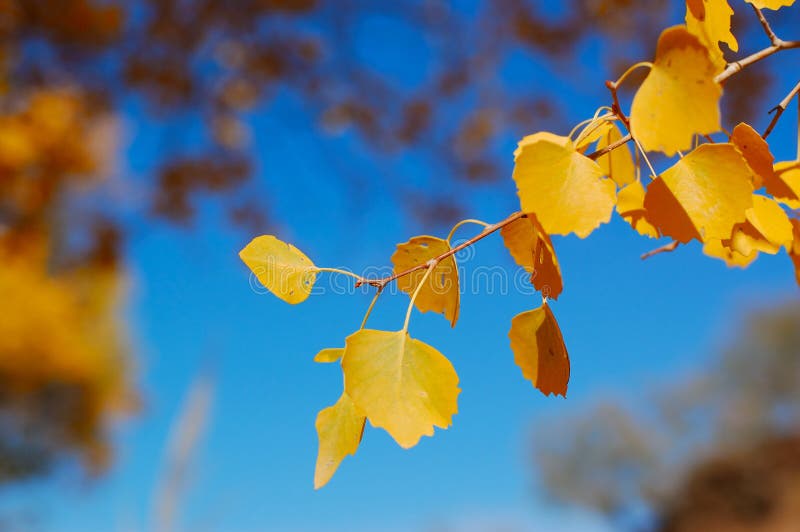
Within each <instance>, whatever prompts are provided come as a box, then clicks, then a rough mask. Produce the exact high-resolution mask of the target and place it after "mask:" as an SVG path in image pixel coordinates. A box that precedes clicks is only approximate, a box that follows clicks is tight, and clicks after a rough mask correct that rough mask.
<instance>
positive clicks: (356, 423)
mask: <svg viewBox="0 0 800 532" xmlns="http://www.w3.org/2000/svg"><path fill="white" fill-rule="evenodd" d="M366 420H367V418H365V417H364V416H363V415H362V414H361V413H360V412H359V410H358V409H357V408H356V405H355V404H353V401H352V400H351V399H350V396H348V395H347V394H346V393H343V394H342V395H341V397H339V400H338V401H336V404H335V405H333V406H329V407H328V408H325V409H323V410H322V411H320V413H319V414H318V415H317V422H316V426H317V436H318V437H319V452H318V454H317V466H316V468H315V470H314V489H319V488H321V487H322V486H324V485H325V484H327V483H328V481H329V480H330V479H331V477H333V474H334V473H336V470H337V469H338V468H339V464H340V463H342V460H344V458H345V457H346V456H347V455H349V454H356V450H358V445H359V443H361V436H362V435H363V434H364V424H365V423H366Z"/></svg>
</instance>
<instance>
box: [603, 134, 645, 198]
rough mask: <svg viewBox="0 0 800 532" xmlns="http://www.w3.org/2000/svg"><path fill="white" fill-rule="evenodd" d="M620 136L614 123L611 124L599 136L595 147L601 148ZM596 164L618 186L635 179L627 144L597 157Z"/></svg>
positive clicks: (634, 170) (633, 166) (634, 169)
mask: <svg viewBox="0 0 800 532" xmlns="http://www.w3.org/2000/svg"><path fill="white" fill-rule="evenodd" d="M621 138H622V133H621V132H620V130H619V128H618V127H617V126H616V125H612V126H611V127H610V128H609V129H608V130H607V131H606V132H605V134H604V135H603V136H602V137H600V140H599V142H598V143H597V149H598V150H602V149H604V148H606V147H608V146H610V145H611V144H613V143H615V142H617V141H618V140H620V139H621ZM597 164H599V165H600V168H602V169H603V174H605V175H607V176H608V177H610V178H611V179H612V180H614V182H615V183H616V184H617V185H619V186H620V187H624V186H625V185H627V184H629V183H633V182H634V181H635V180H636V166H635V165H634V164H633V157H632V156H631V151H630V150H629V149H628V146H619V147H617V148H615V149H614V150H612V151H611V152H609V153H607V154H605V155H602V156H601V157H598V158H597Z"/></svg>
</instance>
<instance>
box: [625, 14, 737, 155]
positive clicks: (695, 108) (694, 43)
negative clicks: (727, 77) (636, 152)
mask: <svg viewBox="0 0 800 532" xmlns="http://www.w3.org/2000/svg"><path fill="white" fill-rule="evenodd" d="M718 71H719V69H718V67H717V66H715V64H714V62H713V61H712V60H711V58H710V56H709V53H708V50H707V49H706V47H705V46H703V44H702V43H701V42H700V41H699V40H698V39H697V37H695V36H694V35H692V34H691V33H689V31H688V30H687V29H686V27H685V26H673V27H671V28H667V29H666V30H664V31H663V32H662V33H661V37H660V38H659V39H658V47H657V49H656V59H655V62H654V63H653V66H652V68H651V70H650V73H649V74H648V75H647V78H645V80H644V82H643V83H642V85H641V86H640V87H639V90H638V91H637V92H636V95H635V96H634V97H633V103H632V105H631V116H630V124H631V133H632V134H633V136H634V138H636V139H637V140H638V141H639V142H640V143H641V145H642V147H643V148H644V149H645V150H646V151H662V152H664V153H665V154H667V155H669V156H672V155H675V153H677V152H678V151H679V150H687V149H689V148H691V146H692V138H693V136H694V135H706V134H710V133H714V132H716V131H719V129H720V111H719V99H720V97H721V96H722V87H721V86H720V85H719V84H718V83H716V82H715V81H714V76H715V75H716V74H717V72H718Z"/></svg>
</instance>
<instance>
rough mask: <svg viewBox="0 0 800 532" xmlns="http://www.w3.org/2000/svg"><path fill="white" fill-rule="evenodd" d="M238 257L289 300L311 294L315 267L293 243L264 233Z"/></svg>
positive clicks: (260, 280)
mask: <svg viewBox="0 0 800 532" xmlns="http://www.w3.org/2000/svg"><path fill="white" fill-rule="evenodd" d="M239 257H240V258H241V259H242V261H244V263H245V264H247V267H248V268H250V270H251V271H252V272H253V273H254V274H256V277H257V278H258V280H259V282H260V283H261V284H263V285H264V287H266V288H267V290H269V291H270V292H272V293H273V294H275V295H276V296H278V297H279V298H281V299H283V300H284V301H286V302H287V303H291V304H293V305H294V304H297V303H302V302H303V301H305V300H306V299H307V298H308V296H309V295H310V294H311V289H312V288H313V286H314V282H315V281H316V278H317V273H316V267H315V266H314V264H313V263H312V262H311V260H310V259H309V258H308V257H306V256H305V255H304V254H303V252H302V251H300V250H299V249H297V248H296V247H294V246H293V245H291V244H287V243H286V242H282V241H280V240H278V239H277V238H275V237H274V236H272V235H262V236H259V237H256V238H254V239H253V240H252V241H251V242H250V243H249V244H247V246H245V247H244V249H242V251H240V252H239Z"/></svg>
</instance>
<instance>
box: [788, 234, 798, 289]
mask: <svg viewBox="0 0 800 532" xmlns="http://www.w3.org/2000/svg"><path fill="white" fill-rule="evenodd" d="M791 222H792V233H793V234H794V240H793V242H792V247H791V248H789V257H791V259H792V264H794V278H795V281H797V284H798V286H800V220H798V219H796V218H792V220H791Z"/></svg>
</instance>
